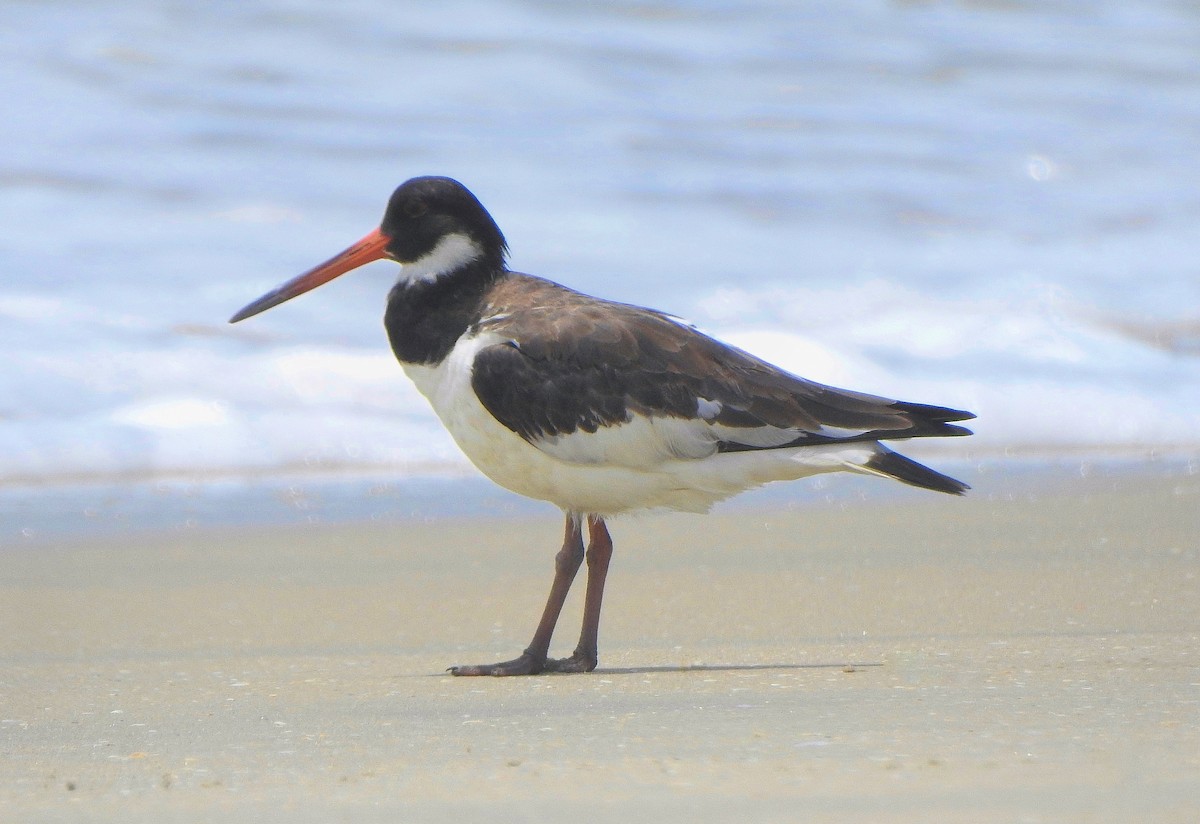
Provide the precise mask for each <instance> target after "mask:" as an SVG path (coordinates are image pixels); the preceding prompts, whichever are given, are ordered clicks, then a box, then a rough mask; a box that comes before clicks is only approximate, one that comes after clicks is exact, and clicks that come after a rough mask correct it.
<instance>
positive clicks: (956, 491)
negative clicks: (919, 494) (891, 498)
mask: <svg viewBox="0 0 1200 824" xmlns="http://www.w3.org/2000/svg"><path fill="white" fill-rule="evenodd" d="M865 467H866V468H867V469H869V470H871V471H872V472H878V473H879V474H881V475H887V476H888V477H890V478H895V479H896V480H897V481H900V482H901V483H906V484H908V485H909V486H917V487H920V488H921V489H930V490H933V491H934V492H944V493H946V494H947V495H963V494H966V491H967V490H968V489H970V488H971V487H970V486H968V485H967V484H965V483H963V482H962V481H960V480H958V479H957V478H951V477H950V476H949V475H943V474H942V473H941V472H935V471H934V470H932V469H930V468H929V467H927V466H925V465H924V464H919V463H917V462H916V461H914V460H911V459H910V458H906V457H904V456H903V455H901V454H900V453H899V452H892V451H891V450H887V451H884V452H877V453H875V454H874V455H873V456H872V457H871V460H869V461H867V463H866V464H865Z"/></svg>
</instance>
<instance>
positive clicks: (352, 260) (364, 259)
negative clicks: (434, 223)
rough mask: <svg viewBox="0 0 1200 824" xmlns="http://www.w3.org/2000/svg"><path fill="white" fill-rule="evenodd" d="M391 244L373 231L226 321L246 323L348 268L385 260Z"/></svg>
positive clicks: (379, 233) (380, 234)
mask: <svg viewBox="0 0 1200 824" xmlns="http://www.w3.org/2000/svg"><path fill="white" fill-rule="evenodd" d="M390 241H391V238H390V237H388V236H387V235H385V234H384V233H383V232H381V231H380V230H379V229H376V230H375V231H373V232H371V233H370V234H369V235H367V236H366V237H364V238H363V239H362V240H360V241H359V242H358V243H355V244H354V245H353V246H351V247H350V248H349V249H346V250H345V251H344V252H340V253H339V254H336V255H334V256H333V257H331V258H330V259H329V260H327V261H325V262H324V263H322V264H321V265H319V266H315V267H313V268H312V269H309V270H308V271H307V272H305V273H304V274H302V275H297V276H296V277H294V278H292V279H291V280H289V281H288V282H287V283H285V284H283V285H282V286H280V287H278V288H276V289H272V290H271V291H270V292H267V293H266V294H265V295H263V296H262V297H261V298H259V299H258V300H256V301H254V302H253V303H251V304H249V305H247V306H245V307H243V308H242V310H241V311H240V312H238V313H237V314H236V315H234V316H233V317H231V318H230V319H229V322H230V323H237V322H238V321H239V320H245V319H246V318H248V317H252V316H254V315H257V314H258V313H259V312H265V311H267V310H268V309H270V308H271V307H272V306H278V305H279V304H281V303H283V302H284V301H285V300H291V299H292V298H294V297H296V296H297V295H303V294H304V293H305V292H307V291H309V290H310V289H316V288H317V287H318V286H320V285H322V284H325V283H329V281H331V280H333V279H334V278H336V277H337V276H338V275H344V274H346V273H347V272H349V271H350V270H351V269H357V268H358V267H359V266H362V265H364V264H367V263H370V262H371V261H373V260H380V259H381V258H384V257H387V255H386V253H385V250H386V248H387V245H388V243H389V242H390Z"/></svg>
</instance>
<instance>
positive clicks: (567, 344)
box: [472, 276, 973, 459]
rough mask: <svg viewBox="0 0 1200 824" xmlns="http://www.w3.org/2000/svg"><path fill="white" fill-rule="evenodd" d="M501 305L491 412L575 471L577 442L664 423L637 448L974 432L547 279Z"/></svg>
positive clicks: (757, 445)
mask: <svg viewBox="0 0 1200 824" xmlns="http://www.w3.org/2000/svg"><path fill="white" fill-rule="evenodd" d="M511 290H517V291H511ZM531 293H532V296H533V297H534V298H535V300H534V302H533V305H530V297H531ZM489 303H490V304H491V305H492V307H494V309H495V314H494V315H492V317H491V318H490V319H485V320H484V321H482V322H481V323H480V324H479V325H478V327H477V330H476V331H481V330H483V329H486V330H487V331H489V332H491V333H495V334H499V335H501V336H504V337H505V338H507V340H508V342H506V343H502V344H497V345H494V346H490V347H486V348H484V349H481V350H480V351H479V353H478V354H477V356H476V359H475V362H474V370H473V375H472V386H473V388H474V389H475V391H476V393H477V394H478V396H479V399H480V401H481V402H482V403H483V405H484V406H485V407H486V408H487V410H488V411H489V412H491V414H492V415H494V416H495V417H496V419H497V420H499V421H500V422H501V423H503V424H504V425H505V426H507V427H508V428H509V429H511V430H513V431H514V432H516V433H518V434H519V435H521V436H522V437H523V438H525V439H526V440H528V441H530V442H531V443H534V444H535V445H539V446H542V447H543V448H546V449H548V450H551V451H562V452H564V453H571V454H572V455H574V456H575V458H576V459H584V458H586V453H588V451H589V450H588V449H586V448H584V447H582V446H580V445H578V444H573V445H572V446H571V447H570V448H567V446H566V442H567V440H569V439H568V438H567V437H566V436H570V435H572V434H573V433H577V432H585V433H595V432H597V431H598V430H599V429H601V428H603V427H622V428H623V427H624V426H625V425H628V424H632V423H634V422H635V420H637V421H643V422H644V421H650V422H655V421H659V423H655V424H654V425H653V426H649V427H643V429H644V432H641V434H640V435H639V436H638V437H636V438H632V441H633V442H636V443H637V445H638V448H642V449H647V450H651V451H655V450H657V451H659V452H662V453H664V454H669V455H672V456H675V457H703V456H705V455H708V454H712V453H714V452H737V451H747V450H759V449H778V448H781V447H794V446H806V445H817V444H827V443H834V442H850V441H875V440H882V439H892V438H915V437H936V436H953V435H966V434H970V432H969V430H966V429H964V428H963V427H960V426H955V425H953V424H952V423H950V422H951V421H961V420H967V419H970V418H971V417H973V415H971V414H970V413H968V412H962V411H959V410H954V409H945V408H942V407H937V406H928V405H925V404H916V403H907V402H900V401H894V400H890V399H887V398H881V397H876V396H874V395H866V394H863V393H859V392H851V391H848V390H843V389H837V388H835V387H831V386H825V385H823V384H819V383H815V382H812V381H808V380H805V379H803V378H799V377H797V376H795V375H792V374H789V373H787V372H784V371H783V370H781V369H778V368H777V367H775V366H772V365H771V364H769V363H767V362H765V361H763V360H760V359H759V358H756V357H754V356H753V355H750V354H748V353H746V352H743V351H742V350H740V349H736V348H734V347H731V346H728V345H726V344H723V343H720V342H719V341H716V340H714V339H713V338H710V337H708V336H706V335H704V334H702V333H700V332H698V331H696V330H695V329H693V328H691V327H689V326H685V325H683V324H680V323H679V322H677V321H675V320H673V319H672V318H670V317H668V316H666V315H663V314H661V313H658V312H654V311H652V310H649V309H642V308H639V307H635V306H629V305H626V304H616V303H609V302H606V301H601V300H598V299H595V298H589V297H587V296H584V295H581V294H579V293H577V292H573V291H571V290H569V289H565V288H563V287H560V286H557V285H556V284H551V283H549V282H548V281H542V280H540V279H537V278H528V277H526V276H512V277H510V278H508V279H506V280H505V281H502V282H501V283H500V284H498V286H497V287H496V289H495V291H494V294H492V295H489ZM663 419H666V420H663ZM668 422H670V423H669V425H668ZM639 431H641V430H639ZM627 434H632V430H629V432H628V433H627ZM589 440H594V439H589ZM604 440H606V441H608V440H610V439H607V438H605V439H604ZM596 446H597V447H598V446H600V445H599V443H598V442H596ZM612 446H613V444H612V443H609V444H608V447H609V448H611V447H612ZM610 454H611V453H610ZM646 457H649V456H646Z"/></svg>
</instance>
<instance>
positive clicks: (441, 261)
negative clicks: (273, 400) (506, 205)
mask: <svg viewBox="0 0 1200 824" xmlns="http://www.w3.org/2000/svg"><path fill="white" fill-rule="evenodd" d="M507 252H508V246H507V244H506V243H505V242H504V235H502V234H500V227H498V226H497V225H496V221H494V220H492V216H491V215H489V214H488V213H487V209H485V208H483V204H482V203H480V202H479V200H478V198H476V197H475V195H473V194H471V193H470V192H469V191H467V187H466V186H463V185H462V184H461V183H459V182H458V181H457V180H451V179H450V178H448V177H414V178H413V179H412V180H410V181H408V182H407V183H403V184H401V186H400V188H398V189H396V191H395V192H393V193H392V197H391V199H390V200H389V201H388V205H387V211H385V212H384V214H383V222H382V223H381V224H380V225H379V228H378V229H376V230H374V231H373V232H371V233H369V234H368V235H367V236H366V237H364V238H363V239H362V240H360V241H358V243H355V244H354V245H353V246H351V247H350V248H348V249H346V250H345V251H343V252H341V253H339V254H337V255H335V256H334V257H332V258H330V259H329V260H327V261H325V262H324V263H322V264H321V265H320V266H317V267H315V268H313V269H310V270H309V271H307V272H305V273H304V274H302V275H299V276H297V277H294V278H292V279H291V280H289V281H288V282H287V283H285V284H283V285H282V286H280V287H278V288H277V289H274V290H272V291H270V292H268V293H267V294H265V295H263V296H262V297H261V298H259V299H258V300H256V301H254V302H253V303H251V304H249V305H248V306H246V307H244V308H243V309H242V310H241V311H240V312H238V313H237V314H236V315H234V316H233V317H232V318H231V319H230V321H229V322H230V323H237V322H238V321H239V320H244V319H245V318H248V317H250V316H251V315H257V314H258V313H259V312H265V311H266V310H267V309H270V308H271V307H272V306H278V305H279V304H281V303H283V302H284V301H285V300H291V299H292V298H294V297H296V296H297V295H301V294H303V293H305V292H307V291H309V290H310V289H315V288H316V287H318V286H320V285H321V284H323V283H328V282H329V281H331V280H333V279H334V278H336V277H337V276H338V275H343V274H345V273H346V272H349V271H350V270H351V269H357V268H358V267H359V266H362V265H364V264H366V263H370V262H371V261H373V260H379V259H381V258H391V259H392V260H394V261H397V262H398V263H401V264H404V270H403V272H402V277H404V278H407V279H409V280H424V281H430V280H436V279H438V278H439V277H441V276H442V275H447V274H450V273H452V272H455V271H461V270H464V269H465V268H467V267H470V268H471V269H472V270H473V271H475V272H477V273H482V274H483V275H484V276H485V277H486V276H490V275H491V274H494V273H498V272H500V271H502V270H503V269H504V257H505V255H506V253H507Z"/></svg>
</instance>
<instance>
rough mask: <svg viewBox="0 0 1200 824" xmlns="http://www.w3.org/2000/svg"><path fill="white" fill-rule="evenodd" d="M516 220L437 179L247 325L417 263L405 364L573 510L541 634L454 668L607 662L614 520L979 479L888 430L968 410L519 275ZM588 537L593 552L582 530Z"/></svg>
mask: <svg viewBox="0 0 1200 824" xmlns="http://www.w3.org/2000/svg"><path fill="white" fill-rule="evenodd" d="M507 252H508V247H507V244H506V242H505V240H504V236H503V235H502V234H501V233H500V228H499V227H498V226H497V225H496V222H495V221H494V220H493V219H492V216H491V215H490V214H488V212H487V210H486V209H484V207H483V205H482V204H481V203H480V202H479V200H477V199H476V198H475V196H474V195H473V194H471V192H469V191H468V190H467V189H466V187H464V186H463V185H462V184H461V183H459V182H457V181H455V180H451V179H449V178H445V177H418V178H414V179H412V180H409V181H408V182H407V183H404V184H403V185H401V186H400V187H399V188H398V189H396V191H395V192H394V193H393V194H392V197H391V200H389V201H388V205H387V211H385V212H384V215H383V222H382V223H381V224H380V226H379V228H378V229H376V230H375V231H373V232H371V233H370V234H368V235H367V236H366V237H364V238H363V239H362V240H360V241H358V243H356V244H354V245H353V246H351V247H350V248H348V249H346V250H345V251H344V252H342V253H341V254H339V255H337V256H336V257H334V258H331V259H330V260H328V261H326V262H325V263H322V264H321V265H319V266H317V267H316V268H314V269H311V270H310V271H308V272H305V273H304V274H302V275H300V276H298V277H296V278H294V279H292V280H290V281H288V282H287V283H285V284H283V285H282V286H280V287H279V288H277V289H275V290H274V291H272V292H269V293H268V294H266V295H264V296H263V297H261V298H259V299H258V300H256V301H254V302H253V303H251V304H250V305H248V306H246V307H245V308H244V309H242V310H241V311H240V312H238V313H237V314H236V315H234V316H233V318H231V320H230V322H231V323H236V322H237V321H240V320H244V319H245V318H248V317H250V316H251V315H255V314H258V313H259V312H262V311H264V310H266V309H269V308H271V307H272V306H276V305H278V304H280V303H283V302H284V301H286V300H289V299H291V298H294V297H296V296H297V295H299V294H302V293H304V292H307V291H308V290H310V289H313V288H314V287H316V286H319V285H321V284H323V283H326V282H328V281H330V280H332V279H333V278H335V277H337V276H338V275H341V274H344V273H345V272H348V271H350V270H351V269H354V268H357V267H359V266H362V265H363V264H365V263H368V262H370V261H373V260H379V259H381V258H390V259H391V260H394V261H396V262H397V263H399V264H401V269H400V277H399V280H398V281H397V282H396V285H395V286H393V287H392V290H391V293H390V295H389V297H388V303H387V312H386V314H385V316H384V325H385V327H386V328H387V334H388V339H389V340H390V342H391V345H392V351H393V352H395V354H396V357H397V358H398V359H399V361H400V364H401V366H403V368H404V371H405V372H406V373H407V374H408V376H409V377H410V378H411V379H412V380H413V382H414V383H415V384H416V385H417V388H418V389H419V390H420V391H421V393H422V394H424V395H425V397H426V398H428V399H429V402H430V404H432V406H433V409H434V411H435V412H436V413H437V415H438V417H439V418H441V420H442V423H443V424H445V426H446V428H447V429H448V430H449V431H450V434H451V435H452V436H453V437H454V440H455V441H456V442H457V443H458V445H459V447H460V448H461V449H462V451H463V452H464V453H465V454H466V456H467V457H468V458H470V459H471V461H472V462H473V463H474V464H475V466H477V467H478V468H479V469H480V470H481V471H482V472H483V473H484V474H485V475H487V476H488V477H489V478H491V479H492V480H493V481H495V482H496V483H498V484H500V485H501V486H503V487H506V488H508V489H511V490H512V491H514V492H517V493H519V494H521V495H527V496H529V497H531V498H539V499H541V500H545V501H550V502H552V503H554V504H557V505H558V506H559V507H560V508H561V509H562V510H563V512H564V513H565V514H566V537H565V539H564V541H563V545H562V549H561V550H560V551H559V552H558V554H557V556H555V566H554V568H555V574H554V583H553V586H552V587H551V589H550V597H549V599H548V601H547V603H546V608H545V611H544V612H543V613H542V618H541V621H540V623H539V624H538V627H537V631H536V632H535V633H534V636H533V640H532V641H531V642H530V644H529V647H528V648H527V649H526V650H525V651H524V652H522V653H521V655H519V656H518V657H517V658H514V659H513V660H511V661H503V662H500V663H496V664H480V665H471V666H457V667H452V668H451V669H450V672H452V673H454V674H455V675H527V674H534V673H540V672H588V671H591V670H592V669H594V668H595V667H596V660H597V643H596V639H597V633H598V630H599V624H600V605H601V598H602V596H603V592H604V579H605V576H606V574H607V572H608V565H609V559H610V557H611V555H612V539H611V538H610V537H609V533H608V528H607V527H606V526H605V522H604V521H605V518H607V517H609V516H612V515H617V514H620V513H624V512H630V511H633V510H643V509H656V508H660V509H672V510H684V511H688V512H705V511H707V510H708V509H709V507H710V506H712V504H713V503H714V502H716V501H720V500H722V499H724V498H727V497H729V496H731V495H734V494H736V493H738V492H742V491H743V490H746V489H750V488H752V487H756V486H759V485H761V484H765V483H767V482H769V481H783V480H792V479H795V478H802V477H805V476H808V475H813V474H816V473H820V472H832V471H837V470H850V471H854V472H864V473H868V474H872V475H879V476H882V477H886V478H894V479H896V480H898V481H902V482H904V483H906V484H911V485H913V486H918V487H923V488H925V489H932V490H936V491H938V492H946V493H950V494H954V495H958V494H962V493H963V492H964V491H965V490H966V489H967V488H968V487H967V485H966V484H964V483H962V482H961V481H957V480H955V479H953V478H950V477H947V476H946V475H942V474H941V473H938V472H935V471H933V470H932V469H929V468H928V467H926V466H923V465H921V464H919V463H916V462H915V461H912V460H909V459H908V458H905V457H903V456H902V455H899V454H897V453H896V452H893V451H892V450H890V449H888V448H887V447H886V446H884V445H883V444H882V443H881V441H885V440H899V439H905V438H924V437H943V436H953V435H969V434H971V433H970V430H968V429H965V428H963V427H961V426H956V425H954V424H953V423H952V422H953V421H963V420H968V419H970V418H973V417H974V415H972V414H971V413H969V412H963V411H960V410H957V409H946V408H943V407H939V406H928V405H925V404H918V403H908V402H904V401H895V400H890V399H887V398H880V397H876V396H873V395H866V394H862V393H859V392H851V391H847V390H844V389H836V388H834V387H831V386H825V385H822V384H819V383H814V382H812V381H808V380H805V379H804V378H800V377H797V376H795V375H792V374H789V373H788V372H785V371H783V370H782V369H779V368H777V367H775V366H772V365H771V364H769V363H767V362H765V361H763V360H760V359H759V358H756V357H754V356H753V355H751V354H748V353H747V352H743V351H742V350H740V349H736V348H734V347H732V346H729V345H727V344H724V343H721V342H720V341H717V340H715V339H713V338H711V337H708V336H707V335H704V334H702V333H701V332H699V331H697V330H696V329H694V328H693V327H691V326H688V325H687V324H685V323H683V322H682V321H680V320H678V319H677V318H675V317H672V316H671V315H667V314H664V313H662V312H657V311H655V310H653V309H644V308H641V307H639V306H631V305H629V304H624V303H614V302H612V301H607V300H600V299H599V298H594V297H589V296H587V295H583V294H580V293H579V292H575V291H572V290H571V289H568V288H566V287H564V286H560V285H559V284H557V283H553V282H551V281H548V280H543V279H542V278H538V277H533V276H531V275H524V274H520V273H517V272H513V271H510V270H509V269H508V267H507V265H506V257H507ZM585 522H586V525H587V530H588V546H587V552H586V555H585V552H584V543H583V527H584V524H585ZM585 557H586V559H587V565H588V580H587V590H586V594H585V597H584V615H583V629H582V632H581V634H580V638H579V645H578V646H577V647H576V649H575V652H574V654H572V655H571V656H570V657H569V658H563V659H552V658H549V657H548V652H549V648H550V637H551V634H552V633H553V631H554V626H555V624H556V623H557V621H558V616H559V612H560V611H561V609H562V605H563V602H564V600H565V599H566V596H567V591H568V589H569V588H570V586H571V582H572V581H573V580H574V578H575V574H576V572H577V571H578V570H579V567H580V565H581V564H582V563H583V560H584V558H585Z"/></svg>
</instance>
